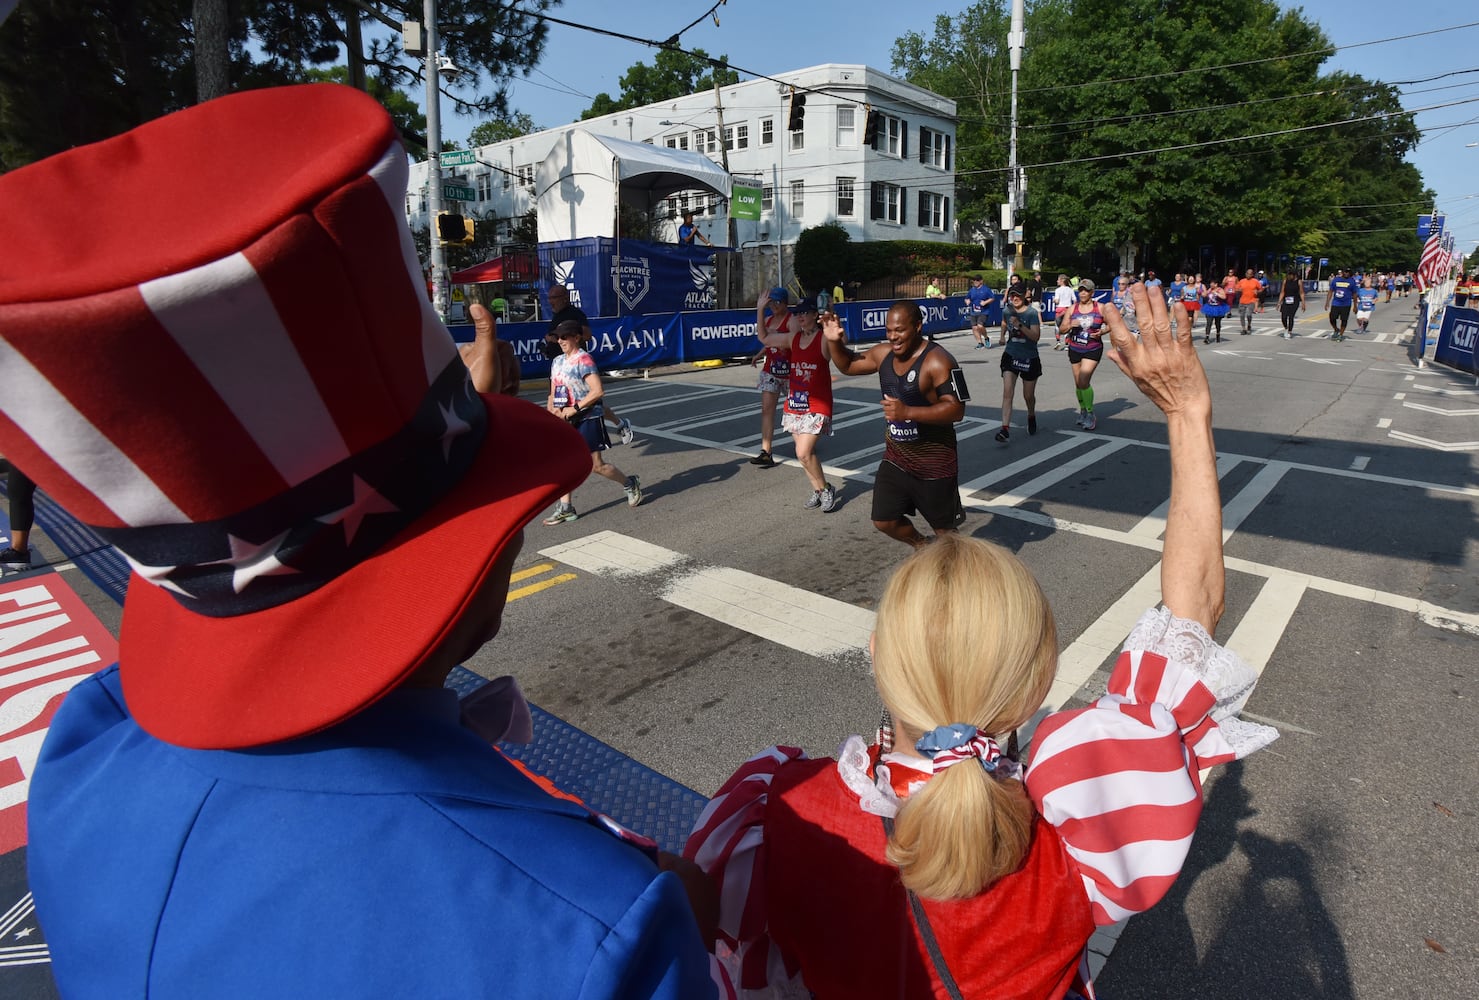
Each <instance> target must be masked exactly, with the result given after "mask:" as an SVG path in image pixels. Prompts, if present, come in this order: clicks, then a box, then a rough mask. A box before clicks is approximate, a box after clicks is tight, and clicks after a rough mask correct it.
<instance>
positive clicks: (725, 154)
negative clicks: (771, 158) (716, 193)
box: [714, 69, 737, 247]
mask: <svg viewBox="0 0 1479 1000" xmlns="http://www.w3.org/2000/svg"><path fill="white" fill-rule="evenodd" d="M714 110H715V112H717V114H718V116H719V164H720V166H722V167H723V168H724V172H725V173H726V174H727V173H729V140H728V139H726V138H725V136H724V99H723V98H722V97H720V96H719V70H718V69H715V70H714ZM730 193H731V195H733V192H732V191H731V192H730ZM733 200H734V199H733V197H731V198H730V201H731V202H732V201H733ZM732 208H733V206H732V205H731V204H726V205H725V206H724V217H725V219H726V220H727V225H726V235H727V239H726V242H725V245H726V246H731V247H732V246H734V243H735V236H736V234H737V230H736V229H735V225H734V212H733V211H732Z"/></svg>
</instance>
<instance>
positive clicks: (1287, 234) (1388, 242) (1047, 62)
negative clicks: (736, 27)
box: [894, 0, 1424, 271]
mask: <svg viewBox="0 0 1479 1000" xmlns="http://www.w3.org/2000/svg"><path fill="white" fill-rule="evenodd" d="M1027 15H1028V16H1027V24H1026V29H1027V42H1026V47H1025V51H1024V55H1023V62H1022V68H1021V72H1020V75H1019V81H1018V83H1019V97H1018V109H1017V124H1018V162H1019V163H1021V164H1023V165H1025V166H1026V168H1027V178H1028V198H1027V206H1026V210H1025V215H1024V218H1023V223H1024V228H1025V230H1026V235H1027V238H1028V241H1029V244H1030V245H1031V246H1033V247H1034V248H1035V249H1036V250H1037V251H1038V252H1039V253H1042V254H1043V255H1045V256H1048V257H1051V258H1053V259H1055V260H1060V261H1063V262H1068V261H1078V262H1080V263H1082V264H1084V265H1090V266H1092V265H1095V264H1097V265H1098V269H1100V270H1106V269H1114V268H1115V267H1116V266H1117V264H1118V253H1117V251H1118V250H1119V248H1122V247H1131V246H1133V247H1134V248H1135V249H1136V250H1138V252H1139V257H1138V261H1139V263H1140V264H1141V265H1142V266H1143V265H1144V264H1145V263H1146V262H1147V261H1148V262H1149V263H1150V264H1151V265H1152V266H1156V267H1158V268H1160V269H1162V270H1173V271H1174V270H1178V269H1183V268H1188V269H1192V270H1196V269H1199V268H1201V267H1203V266H1212V265H1214V264H1216V265H1221V264H1222V263H1224V261H1223V255H1224V252H1225V251H1229V258H1230V257H1231V254H1230V251H1231V250H1232V249H1233V248H1236V250H1237V251H1238V258H1237V263H1238V264H1239V265H1241V264H1242V263H1243V261H1244V260H1245V258H1244V256H1243V255H1244V254H1245V253H1246V252H1247V251H1250V250H1257V251H1259V253H1260V262H1261V260H1262V254H1263V253H1266V252H1275V253H1289V252H1292V251H1295V250H1296V249H1297V248H1298V247H1301V246H1303V247H1310V246H1314V245H1319V246H1320V247H1321V248H1322V249H1321V250H1320V251H1319V252H1320V253H1321V254H1322V255H1324V256H1329V257H1331V258H1332V261H1334V260H1337V259H1338V260H1340V261H1342V262H1345V263H1349V264H1351V265H1352V266H1361V265H1366V266H1373V267H1386V266H1396V265H1398V264H1403V265H1404V266H1405V265H1408V264H1410V263H1411V262H1412V261H1415V259H1416V253H1417V249H1418V248H1417V246H1416V241H1415V236H1413V235H1412V230H1413V227H1412V221H1413V220H1412V215H1413V214H1414V213H1413V212H1412V211H1411V209H1410V208H1401V207H1397V208H1394V209H1393V210H1391V211H1383V210H1380V209H1377V208H1370V209H1366V208H1362V209H1361V210H1359V211H1357V210H1354V209H1352V208H1350V207H1349V206H1355V205H1360V206H1376V205H1379V204H1380V203H1384V202H1385V203H1392V202H1399V201H1402V200H1403V199H1404V197H1405V198H1410V199H1413V200H1421V199H1422V198H1423V197H1424V192H1423V191H1422V183H1421V177H1420V176H1419V174H1418V173H1417V171H1416V170H1415V169H1414V168H1413V167H1412V166H1411V165H1410V164H1408V163H1406V162H1405V160H1404V156H1405V154H1406V153H1407V152H1408V151H1409V150H1410V149H1411V148H1412V146H1413V145H1414V144H1415V142H1416V140H1417V131H1416V128H1415V125H1414V123H1413V121H1412V118H1411V115H1409V114H1406V113H1404V112H1402V109H1401V106H1400V104H1399V102H1398V99H1397V94H1396V91H1395V90H1394V89H1393V88H1392V87H1390V86H1388V85H1386V84H1381V83H1374V82H1371V81H1368V80H1365V79H1363V78H1361V77H1359V76H1354V75H1351V74H1344V73H1329V74H1322V73H1321V65H1322V63H1323V62H1324V60H1325V59H1326V58H1327V57H1328V55H1329V52H1330V47H1329V41H1328V39H1327V38H1326V37H1325V35H1324V33H1323V32H1322V31H1321V29H1320V27H1319V25H1317V24H1315V23H1314V22H1312V21H1310V20H1309V19H1308V18H1307V16H1306V15H1305V14H1304V13H1303V12H1302V11H1300V10H1298V9H1295V10H1285V9H1283V8H1281V7H1280V6H1279V5H1278V4H1277V3H1276V2H1275V0H1198V2H1196V3H1192V2H1188V0H1112V2H1111V0H1039V2H1037V3H1035V4H1033V5H1032V6H1031V7H1030V8H1029V10H1028V12H1027ZM1007 28H1008V17H1007V13H1006V9H1005V3H1004V0H979V2H976V3H973V4H971V5H970V6H969V7H967V9H966V10H965V11H963V12H962V13H961V14H959V15H957V16H955V17H943V16H942V17H941V18H938V19H937V20H936V23H935V26H934V34H933V37H931V38H929V39H926V38H924V37H923V36H921V35H918V34H914V33H911V34H909V35H905V36H904V37H903V38H901V39H899V41H898V42H897V43H896V44H895V47H894V70H895V72H898V73H901V74H903V75H904V76H906V78H908V79H909V80H911V81H912V82H915V83H919V84H921V85H923V86H926V87H929V88H930V89H932V90H935V91H937V92H940V93H943V94H945V95H946V96H949V97H952V98H954V99H955V100H956V101H957V106H958V109H959V115H960V122H959V126H958V131H957V138H958V153H957V160H956V163H957V199H958V202H957V205H958V207H957V218H958V219H960V220H961V222H962V224H965V225H970V224H972V223H974V224H976V225H978V226H979V227H980V229H979V230H978V231H981V232H991V231H993V230H994V229H995V228H996V226H997V225H998V219H997V212H996V206H997V204H999V203H1000V202H1003V201H1005V200H1006V196H1007V189H1008V183H1007V181H1008V177H1007V170H1006V167H1007V162H1008V156H1007V143H1008V137H1009V134H1010V126H1011V117H1010V89H1011V78H1010V69H1009V64H1008V53H1007V51H1006V41H1005V39H1006V34H1007ZM1332 123H1335V124H1334V125H1333V126H1332ZM1367 230H1369V231H1367ZM1204 248H1210V249H1211V258H1210V259H1209V258H1207V257H1205V256H1204V255H1205V253H1206V250H1205V249H1204ZM1091 258H1096V259H1091ZM1227 263H1233V261H1232V260H1231V259H1229V260H1228V261H1227Z"/></svg>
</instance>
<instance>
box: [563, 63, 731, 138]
mask: <svg viewBox="0 0 1479 1000" xmlns="http://www.w3.org/2000/svg"><path fill="white" fill-rule="evenodd" d="M728 63H729V57H728V56H720V57H719V58H718V59H711V58H710V57H709V54H708V53H707V52H705V51H704V50H703V49H694V50H693V51H692V53H688V52H680V51H678V50H677V49H658V51H657V57H656V58H655V59H653V60H652V62H651V63H634V64H633V65H631V66H629V67H628V68H627V71H626V72H625V73H623V74H622V75H621V79H620V81H619V82H620V83H621V93H620V94H619V95H618V96H617V97H614V98H613V97H612V96H611V95H610V94H607V93H605V92H604V91H603V92H601V93H599V94H597V95H596V97H595V99H594V100H593V101H592V102H591V106H590V107H589V108H586V109H585V110H584V111H583V112H581V114H580V119H581V121H584V120H585V119H587V118H595V117H597V116H599V115H609V114H612V113H614V112H617V111H625V110H627V109H628V108H638V107H641V106H642V105H644V104H655V103H656V102H658V101H668V100H672V99H673V98H675V97H686V96H687V95H689V94H696V93H698V92H699V91H700V90H709V89H712V88H713V86H714V84H715V83H716V82H717V83H718V85H719V86H721V87H724V86H728V85H729V84H731V83H739V74H738V73H736V72H735V71H734V70H732V69H730V68H729V65H728Z"/></svg>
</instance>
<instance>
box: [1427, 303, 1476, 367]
mask: <svg viewBox="0 0 1479 1000" xmlns="http://www.w3.org/2000/svg"><path fill="white" fill-rule="evenodd" d="M1476 341H1479V309H1468V308H1463V307H1460V306H1449V307H1448V308H1447V309H1445V310H1443V326H1442V327H1441V328H1440V329H1439V330H1438V346H1437V347H1435V348H1434V349H1433V360H1434V361H1435V362H1437V363H1438V364H1440V365H1447V366H1448V367H1450V368H1456V369H1458V370H1459V371H1462V372H1468V373H1469V374H1470V375H1479V366H1476V362H1475V344H1476Z"/></svg>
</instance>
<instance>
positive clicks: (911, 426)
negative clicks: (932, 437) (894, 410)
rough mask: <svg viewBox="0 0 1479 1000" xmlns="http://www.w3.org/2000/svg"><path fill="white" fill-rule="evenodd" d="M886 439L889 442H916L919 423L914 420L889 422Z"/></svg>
mask: <svg viewBox="0 0 1479 1000" xmlns="http://www.w3.org/2000/svg"><path fill="white" fill-rule="evenodd" d="M888 439H889V440H890V441H900V442H903V441H918V440H919V422H918V421H916V420H890V421H889V422H888Z"/></svg>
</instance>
